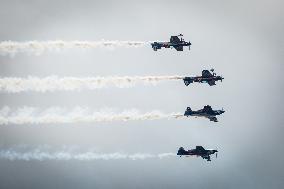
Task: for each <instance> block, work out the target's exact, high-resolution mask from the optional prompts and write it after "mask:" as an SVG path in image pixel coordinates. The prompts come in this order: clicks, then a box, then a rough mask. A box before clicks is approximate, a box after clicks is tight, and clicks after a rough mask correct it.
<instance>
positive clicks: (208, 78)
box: [183, 69, 224, 86]
mask: <svg viewBox="0 0 284 189" xmlns="http://www.w3.org/2000/svg"><path fill="white" fill-rule="evenodd" d="M210 71H211V72H212V73H211V72H210ZM210 71H209V70H203V71H202V76H196V77H185V78H184V79H183V81H184V84H185V85H186V86H188V85H189V84H190V83H193V82H199V83H208V85H210V86H212V85H216V83H215V81H219V80H220V81H221V82H222V80H223V79H224V78H223V77H222V76H216V73H214V69H211V70H210Z"/></svg>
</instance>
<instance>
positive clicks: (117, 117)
mask: <svg viewBox="0 0 284 189" xmlns="http://www.w3.org/2000/svg"><path fill="white" fill-rule="evenodd" d="M183 117H184V116H183V115H182V114H181V113H167V114H165V113H162V112H160V111H151V112H147V113H139V111H137V110H135V109H133V110H128V111H122V112H120V113H115V112H114V111H113V110H111V109H104V110H100V111H90V110H89V109H88V108H81V107H76V108H74V109H73V110H67V109H64V108H59V107H54V108H49V109H46V110H44V111H39V110H38V109H37V108H34V107H23V108H19V109H17V110H15V111H13V110H11V109H10V108H9V107H3V108H2V109H1V110H0V125H7V124H16V125H20V124H55V123H92V122H113V121H142V120H156V119H178V118H183Z"/></svg>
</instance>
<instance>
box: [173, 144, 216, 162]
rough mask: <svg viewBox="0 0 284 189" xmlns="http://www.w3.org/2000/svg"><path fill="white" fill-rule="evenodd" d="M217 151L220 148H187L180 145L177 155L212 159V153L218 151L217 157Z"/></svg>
mask: <svg viewBox="0 0 284 189" xmlns="http://www.w3.org/2000/svg"><path fill="white" fill-rule="evenodd" d="M217 152H218V150H213V149H207V150H205V149H204V148H203V147H202V146H196V147H195V149H191V150H187V151H186V150H185V149H184V148H183V147H180V148H179V149H178V152H177V155H178V156H180V157H181V156H197V157H198V156H200V157H202V158H203V159H206V160H207V161H211V158H210V155H212V154H215V153H216V158H217Z"/></svg>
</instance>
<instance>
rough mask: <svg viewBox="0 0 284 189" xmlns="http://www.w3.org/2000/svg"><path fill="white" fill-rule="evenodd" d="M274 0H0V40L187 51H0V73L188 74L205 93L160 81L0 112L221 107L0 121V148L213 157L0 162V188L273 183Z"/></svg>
mask: <svg viewBox="0 0 284 189" xmlns="http://www.w3.org/2000/svg"><path fill="white" fill-rule="evenodd" d="M283 4H284V3H283V1H281V0H272V1H263V0H261V1H256V0H255V1H254V0H249V1H247V0H241V1H226V0H217V1H140V2H138V1H137V2H135V1H119V2H118V1H67V0H57V1H43V0H38V1H35V0H34V1H33V0H27V1H20V0H18V1H15V0H9V1H8V0H6V1H5V0H1V1H0V24H1V30H0V41H6V40H14V41H29V40H58V39H60V40H100V39H107V40H135V41H137V40H138V41H140V40H141V41H153V40H168V39H169V36H170V35H173V34H179V33H183V34H184V38H185V39H186V40H190V41H191V43H192V48H191V49H192V50H191V51H184V52H177V51H175V50H170V49H163V50H160V51H158V52H154V51H153V50H152V49H151V47H150V46H149V47H145V48H137V49H135V48H129V49H125V48H119V49H115V50H112V51H108V50H103V49H93V50H87V51H80V50H66V51H61V52H46V53H43V54H42V55H40V56H34V55H27V54H17V55H16V56H14V57H10V56H0V76H1V77H4V76H7V77H11V76H17V77H26V76H28V75H32V76H39V77H44V76H49V75H57V76H78V77H84V76H113V75H116V76H125V75H129V76H134V75H175V74H178V75H198V74H200V73H201V71H202V69H210V68H215V70H216V72H217V74H221V75H223V76H224V78H225V80H224V81H223V82H222V83H220V82H219V83H217V85H216V86H213V87H209V86H208V85H206V84H203V85H201V84H193V85H192V86H189V87H185V86H184V84H183V83H182V82H176V81H172V82H165V83H163V84H160V85H157V86H155V87H153V86H137V87H134V88H130V89H118V88H109V89H103V90H95V91H87V90H85V91H82V92H54V93H35V92H25V93H19V94H5V93H1V94H0V107H3V106H5V105H8V106H10V107H15V108H16V107H23V106H36V107H39V108H42V109H44V108H47V107H51V106H60V107H66V108H72V107H75V106H83V107H90V108H93V109H100V108H105V107H114V108H117V109H118V110H127V109H130V108H137V109H139V110H141V111H145V112H146V111H151V110H155V109H157V110H162V111H164V112H183V111H184V110H185V108H186V107H187V106H191V107H192V109H198V108H202V107H203V106H204V105H207V104H209V105H211V106H212V107H213V108H216V109H218V108H222V107H223V108H224V110H226V112H225V114H223V115H221V116H219V118H218V119H219V122H218V123H213V122H209V121H208V120H205V119H193V118H191V119H188V120H170V121H168V120H156V121H137V122H136V121H133V122H113V123H103V124H98V123H95V124H66V125H64V124H58V125H56V124H52V125H6V126H1V127H0V145H1V149H4V148H6V147H12V146H15V145H21V144H25V145H30V146H37V145H50V146H51V147H53V148H55V149H56V148H60V147H61V146H63V145H65V146H78V147H79V148H82V149H88V148H95V149H98V150H99V151H101V152H106V153H108V152H110V153H111V152H118V151H119V152H127V153H136V152H141V153H163V152H173V153H175V152H176V151H177V149H178V147H180V146H184V147H185V148H194V147H195V146H196V145H203V146H204V147H206V148H218V150H219V154H218V159H215V158H212V159H213V160H212V162H206V161H204V160H203V159H201V158H179V157H176V158H168V159H163V160H159V159H149V160H137V161H129V160H110V161H91V162H80V161H62V162H60V161H45V162H38V161H29V162H23V161H7V160H0V188H189V187H190V188H236V189H237V188H283V187H284V180H283V177H284V163H283V156H284V148H283V144H284V139H283V130H284V128H283V126H284V119H283V117H284V115H283V108H282V106H283V90H284V85H283V82H282V80H283V79H282V77H281V76H282V72H283V68H284V67H283V60H284V57H283V50H284V47H283V46H284V45H283V44H284V43H283V42H284V41H283V33H284V25H283V24H284V15H283Z"/></svg>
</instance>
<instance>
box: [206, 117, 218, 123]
mask: <svg viewBox="0 0 284 189" xmlns="http://www.w3.org/2000/svg"><path fill="white" fill-rule="evenodd" d="M207 118H208V119H209V120H210V121H214V122H218V119H217V117H216V116H209V117H207Z"/></svg>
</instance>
